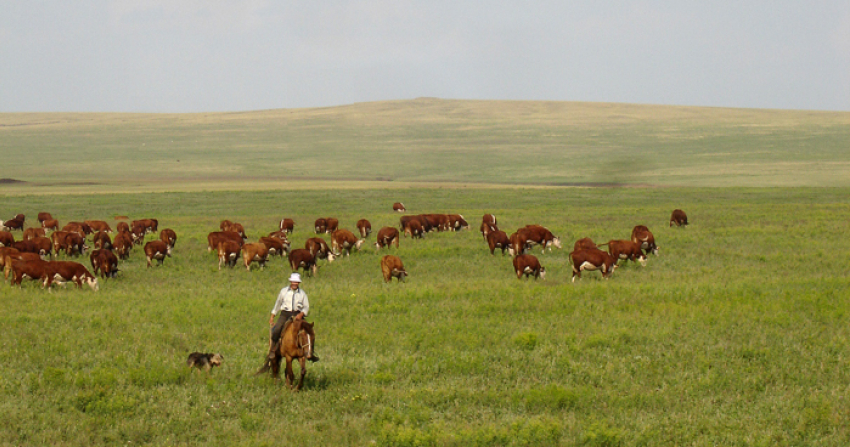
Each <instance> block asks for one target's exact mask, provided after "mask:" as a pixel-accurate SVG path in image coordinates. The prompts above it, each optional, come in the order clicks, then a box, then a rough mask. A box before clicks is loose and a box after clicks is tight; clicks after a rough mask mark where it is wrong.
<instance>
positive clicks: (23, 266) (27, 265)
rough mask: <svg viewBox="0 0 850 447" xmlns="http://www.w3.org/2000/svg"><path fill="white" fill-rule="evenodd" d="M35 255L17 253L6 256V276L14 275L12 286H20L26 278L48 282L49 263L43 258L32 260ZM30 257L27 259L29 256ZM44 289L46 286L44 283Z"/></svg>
mask: <svg viewBox="0 0 850 447" xmlns="http://www.w3.org/2000/svg"><path fill="white" fill-rule="evenodd" d="M33 254H34V253H17V254H14V255H7V256H6V276H7V277H8V276H9V273H10V272H11V273H12V275H11V276H12V281H11V282H10V283H9V285H10V286H16V285H17V286H20V285H21V282H22V281H23V279H24V278H29V279H31V280H33V281H43V282H46V281H47V278H46V276H47V263H48V262H49V261H45V260H43V259H41V258H37V259H34V258H31V256H33ZM24 255H27V256H30V257H27V256H24ZM36 256H37V255H36ZM41 287H42V288H44V284H43V283H42V286H41Z"/></svg>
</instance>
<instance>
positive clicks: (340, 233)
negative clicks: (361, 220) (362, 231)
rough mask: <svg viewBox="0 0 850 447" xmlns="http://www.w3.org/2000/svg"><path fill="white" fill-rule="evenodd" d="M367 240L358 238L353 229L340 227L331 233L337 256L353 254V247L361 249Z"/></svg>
mask: <svg viewBox="0 0 850 447" xmlns="http://www.w3.org/2000/svg"><path fill="white" fill-rule="evenodd" d="M363 242H365V240H364V239H357V236H355V235H354V233H352V232H351V231H348V230H346V229H344V228H343V229H339V230H336V231H334V232H333V234H331V245H332V246H333V251H334V253H335V254H336V255H337V256H340V254H343V253H342V252H343V251H345V253H344V254H346V255H349V256H350V255H351V248H352V247H354V248H356V249H357V251H360V247H361V246H362V245H363Z"/></svg>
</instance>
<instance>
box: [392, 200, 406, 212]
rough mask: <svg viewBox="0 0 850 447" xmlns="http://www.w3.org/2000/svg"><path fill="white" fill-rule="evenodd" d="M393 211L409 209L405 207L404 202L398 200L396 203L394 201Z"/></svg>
mask: <svg viewBox="0 0 850 447" xmlns="http://www.w3.org/2000/svg"><path fill="white" fill-rule="evenodd" d="M393 211H397V212H399V213H403V212H405V211H407V209H406V208H405V207H404V204H403V203H401V202H396V203H393Z"/></svg>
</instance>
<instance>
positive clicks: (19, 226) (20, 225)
mask: <svg viewBox="0 0 850 447" xmlns="http://www.w3.org/2000/svg"><path fill="white" fill-rule="evenodd" d="M0 230H4V231H12V230H18V231H24V221H23V220H19V219H14V218H13V219H9V220H7V221H2V220H0Z"/></svg>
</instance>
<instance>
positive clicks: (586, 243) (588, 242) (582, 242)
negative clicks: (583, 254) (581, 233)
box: [573, 237, 598, 251]
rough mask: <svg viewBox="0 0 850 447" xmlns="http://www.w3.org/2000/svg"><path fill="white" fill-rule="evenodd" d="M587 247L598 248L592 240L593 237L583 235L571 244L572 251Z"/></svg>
mask: <svg viewBox="0 0 850 447" xmlns="http://www.w3.org/2000/svg"><path fill="white" fill-rule="evenodd" d="M588 248H598V247H597V246H596V243H595V242H593V239H591V238H589V237H585V238H582V239H579V240H577V241H576V243H575V245H573V251H579V250H585V249H588Z"/></svg>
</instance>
